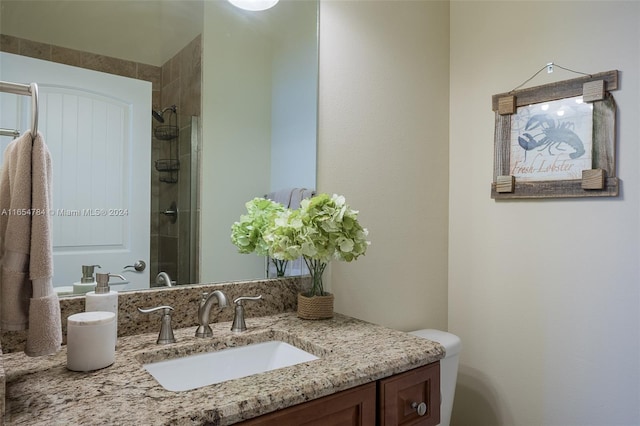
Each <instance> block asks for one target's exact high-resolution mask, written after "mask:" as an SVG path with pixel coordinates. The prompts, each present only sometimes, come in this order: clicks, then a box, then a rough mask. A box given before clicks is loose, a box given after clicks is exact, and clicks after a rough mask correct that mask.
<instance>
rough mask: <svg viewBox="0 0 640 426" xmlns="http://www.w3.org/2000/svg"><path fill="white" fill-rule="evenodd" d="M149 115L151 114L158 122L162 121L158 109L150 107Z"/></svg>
mask: <svg viewBox="0 0 640 426" xmlns="http://www.w3.org/2000/svg"><path fill="white" fill-rule="evenodd" d="M151 115H152V116H153V118H155V119H156V120H158V121H159V122H160V123H164V118H163V117H162V114H161V113H159V112H158V111H156V110H154V109H152V110H151Z"/></svg>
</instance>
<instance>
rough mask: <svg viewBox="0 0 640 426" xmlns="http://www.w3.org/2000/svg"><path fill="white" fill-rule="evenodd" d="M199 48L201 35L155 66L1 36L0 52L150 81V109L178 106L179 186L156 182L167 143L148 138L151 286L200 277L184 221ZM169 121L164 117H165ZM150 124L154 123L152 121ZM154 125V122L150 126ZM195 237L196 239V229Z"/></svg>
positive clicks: (197, 94)
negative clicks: (173, 215) (160, 280)
mask: <svg viewBox="0 0 640 426" xmlns="http://www.w3.org/2000/svg"><path fill="white" fill-rule="evenodd" d="M201 48H202V42H201V36H198V37H196V38H195V39H194V40H193V41H191V42H190V43H189V44H188V45H187V46H185V47H184V48H183V49H182V50H181V51H180V52H178V53H177V54H176V55H175V56H174V57H173V58H171V59H170V60H169V61H167V62H166V63H165V64H164V65H163V66H162V67H157V66H153V65H148V64H142V63H138V62H133V61H127V60H123V59H118V58H113V57H108V56H103V55H98V54H95V53H89V52H83V51H79V50H74V49H68V48H65V47H60V46H55V45H51V44H46V43H40V42H35V41H31V40H25V39H21V38H18V37H13V36H9V35H4V34H0V51H4V52H8V53H13V54H17V55H23V56H28V57H32V58H37V59H42V60H46V61H51V62H57V63H61V64H66V65H71V66H76V67H81V68H86V69H91V70H94V71H101V72H106V73H109V74H115V75H120V76H124V77H130V78H136V79H140V80H146V81H150V82H151V83H152V107H153V108H154V109H156V110H158V109H163V108H164V107H166V106H169V105H174V104H175V105H176V107H177V111H178V126H179V127H180V137H179V139H178V140H177V141H175V142H174V143H179V156H180V157H179V158H180V165H181V167H180V170H179V172H178V182H177V183H175V184H169V183H161V182H160V180H159V177H160V176H159V174H158V172H157V171H156V170H155V167H154V165H155V160H157V159H160V158H167V155H168V151H166V150H168V149H169V144H168V141H158V140H156V139H155V138H152V153H151V156H152V161H153V163H152V166H151V170H152V171H151V174H152V175H151V209H150V211H151V241H150V248H151V254H150V259H149V261H150V262H149V263H150V265H151V266H150V268H151V269H150V271H149V272H150V276H151V280H152V282H153V280H154V279H155V276H156V275H157V273H158V272H160V271H166V272H168V273H169V274H170V276H171V278H172V279H173V280H177V281H178V282H179V283H181V284H185V283H188V282H191V281H192V280H195V277H197V273H198V271H197V270H195V271H193V270H192V269H191V270H190V268H191V267H190V264H191V263H192V262H191V261H190V258H189V256H186V255H185V253H186V252H187V251H188V250H187V249H188V240H187V237H188V236H189V230H190V226H191V225H190V223H189V222H188V221H186V220H185V218H188V217H189V213H190V209H191V207H190V205H191V199H190V196H189V195H190V173H191V169H190V164H191V128H190V126H191V116H197V117H199V116H200V115H201V107H200V105H201V94H200V90H201V76H202V71H201V70H202V66H201V64H202V60H201V58H202V54H201V51H202V50H201ZM168 117H169V115H168V114H166V115H165V118H168ZM149 120H150V121H153V120H152V118H151V117H149ZM155 123H156V122H155V121H154V126H155V125H156V124H155ZM174 149H175V148H174ZM174 156H175V154H174ZM174 200H175V201H176V203H177V204H178V209H179V211H180V213H179V216H178V221H177V222H176V223H175V224H170V223H169V221H168V220H167V218H166V217H165V216H164V215H162V214H161V213H160V212H161V211H164V210H167V209H168V208H169V206H170V204H171V201H174ZM195 225H197V223H196V224H195ZM195 235H196V236H197V235H198V233H197V230H196V233H195ZM196 247H198V244H196ZM196 268H197V266H196ZM193 275H195V277H194V276H193Z"/></svg>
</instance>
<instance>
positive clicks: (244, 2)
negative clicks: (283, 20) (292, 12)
mask: <svg viewBox="0 0 640 426" xmlns="http://www.w3.org/2000/svg"><path fill="white" fill-rule="evenodd" d="M229 3H231V4H232V5H234V6H235V7H239V8H240V9H244V10H250V11H253V12H255V11H259V10H267V9H271V8H272V7H273V6H275V5H276V4H277V3H278V0H229Z"/></svg>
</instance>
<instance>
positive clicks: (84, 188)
mask: <svg viewBox="0 0 640 426" xmlns="http://www.w3.org/2000/svg"><path fill="white" fill-rule="evenodd" d="M0 8H1V11H2V17H1V22H0V32H1V33H2V38H1V41H0V51H2V52H3V53H2V54H3V55H11V56H14V57H17V58H19V59H20V60H23V59H25V58H27V59H34V58H35V59H37V60H39V61H44V62H46V63H48V64H49V65H51V64H54V65H59V66H71V67H73V68H74V69H78V68H81V69H82V70H85V71H87V70H88V71H91V72H93V73H95V74H100V75H101V76H104V75H105V74H106V75H107V76H109V77H114V78H116V79H117V78H120V79H123V80H136V81H138V82H142V83H144V84H146V85H147V86H146V89H145V88H144V87H143V88H142V92H145V90H146V92H148V93H147V94H144V93H143V95H142V98H141V100H140V102H141V103H142V106H140V107H137V110H136V111H135V112H134V113H131V114H130V115H127V116H130V117H132V118H131V119H130V120H129V121H130V122H131V123H129V121H127V120H125V121H126V122H125V124H124V126H128V125H131V129H129V128H128V127H127V128H126V129H129V130H130V131H129V130H128V131H127V132H123V133H127V134H129V135H136V134H137V133H135V132H136V131H137V130H134V127H135V126H134V124H137V125H139V127H140V128H141V130H139V131H140V132H141V133H140V134H141V135H142V136H139V137H135V136H134V137H132V138H131V140H129V141H126V140H122V141H120V140H118V139H113V137H112V136H108V137H107V138H106V140H107V141H108V143H107V142H103V145H104V146H103V148H102V149H103V150H104V151H103V152H106V153H107V154H105V155H102V156H97V155H91V156H89V157H90V158H91V161H97V162H96V163H90V162H88V160H87V157H88V156H87V155H85V156H83V153H85V154H86V152H85V151H83V150H82V149H75V150H72V149H71V148H69V147H68V144H69V141H70V140H71V138H70V137H69V136H68V135H65V137H64V138H63V139H64V141H65V145H64V146H61V147H60V148H57V147H54V141H55V139H56V136H55V134H56V132H57V130H56V128H61V129H62V130H61V131H65V132H67V131H68V129H69V128H70V126H68V125H65V124H64V123H62V124H57V125H56V124H54V123H56V120H55V119H54V118H55V116H54V115H52V116H51V117H50V118H49V119H47V120H45V121H44V122H42V126H41V128H42V131H43V134H44V136H45V140H46V141H47V144H48V145H49V146H50V149H51V151H52V158H53V161H54V185H56V187H55V188H54V195H53V199H54V207H55V208H56V209H60V212H61V214H58V215H56V216H55V217H54V218H53V221H54V262H55V274H56V275H55V277H54V285H55V286H56V287H66V289H65V291H66V290H68V288H69V287H71V289H72V288H73V284H74V283H77V282H81V281H82V280H81V277H82V265H100V266H101V269H96V271H98V272H112V273H119V274H122V275H124V276H125V277H126V278H127V281H125V282H124V283H123V284H120V285H117V284H118V283H117V282H114V283H113V284H115V285H114V289H118V290H123V289H134V288H147V287H149V286H155V285H167V284H168V283H172V284H178V285H180V284H188V283H195V282H217V281H233V280H245V279H255V278H262V277H265V260H264V259H263V258H259V257H258V256H254V255H241V254H238V253H237V249H236V248H235V246H233V245H232V244H231V242H230V240H229V234H230V226H231V224H232V223H233V221H235V220H237V219H238V218H239V216H240V214H242V213H243V212H244V203H245V202H246V201H248V200H250V199H252V198H254V197H256V196H264V195H266V194H268V193H272V192H275V191H281V190H283V189H287V188H312V189H313V188H315V183H316V182H315V162H316V157H315V153H316V133H317V130H316V129H317V120H316V118H317V78H318V75H317V73H318V63H317V58H318V52H317V19H318V18H317V3H316V2H315V1H291V0H290V1H286V0H281V1H280V2H279V3H278V4H277V5H276V6H275V7H273V8H272V9H269V10H266V11H261V12H248V11H243V10H240V9H237V8H235V7H234V6H232V5H231V4H230V3H228V2H226V1H221V0H216V1H207V2H203V1H180V2H176V1H127V2H119V3H118V7H113V2H110V1H56V2H51V1H29V2H24V1H14V0H1V1H0ZM96 17H99V18H100V19H97V18H96ZM27 23H28V25H27ZM9 62H10V61H8V60H7V59H6V56H3V58H2V61H1V63H0V67H1V68H0V77H1V78H2V79H3V80H7V79H8V78H7V76H10V75H11V74H10V71H9V68H10V66H9V65H7V64H8V63H9ZM16 66H17V67H18V69H23V68H19V67H20V66H23V67H28V68H32V66H31V65H30V64H29V65H24V64H22V65H20V63H19V64H18V65H16ZM96 71H97V73H96ZM53 73H54V74H62V75H72V73H71V72H70V71H67V70H64V71H57V70H56V71H54V72H53ZM48 75H52V72H49V74H48ZM73 76H75V74H73ZM19 77H22V78H24V74H22V75H21V76H19ZM123 77H124V78H123ZM45 80H46V79H45ZM34 81H37V82H38V80H34ZM76 81H77V79H76ZM18 82H23V81H22V80H21V79H19V80H18ZM145 82H146V83H145ZM105 84H107V83H102V82H100V83H94V85H93V86H92V88H91V89H90V90H87V91H86V92H91V93H92V96H93V95H95V94H98V95H99V96H97V95H96V96H95V97H98V98H100V96H102V98H100V99H103V98H104V99H107V98H108V99H109V100H110V99H112V98H117V95H116V94H115V92H112V91H111V89H105V87H106V86H105ZM109 84H110V83H109ZM66 85H67V83H64V84H62V83H60V84H58V86H65V88H66ZM42 86H43V89H42V92H43V95H42V98H43V100H44V101H45V104H46V105H48V104H51V105H54V104H55V103H54V101H55V100H56V99H58V98H61V99H70V98H73V97H74V96H75V97H77V98H78V99H84V98H83V96H84V95H82V94H79V93H81V92H80V89H79V88H75V87H74V88H73V90H72V89H70V88H66V89H65V90H66V92H65V93H64V94H63V95H60V94H58V93H55V91H53V89H51V88H50V87H48V86H51V87H52V86H55V84H54V83H48V82H47V81H44V84H42ZM143 86H144V85H143ZM47 90H50V92H47ZM124 90H125V92H127V96H128V93H133V92H134V91H135V90H137V89H124ZM94 92H95V93H94ZM82 93H84V92H82ZM123 96H125V95H123ZM4 102H5V100H4V98H3V116H5V115H15V116H16V117H14V118H15V120H16V122H17V124H15V126H17V127H19V126H22V128H21V130H24V129H26V127H28V125H27V126H24V125H22V124H24V120H27V122H28V120H29V117H28V112H26V108H24V107H21V106H19V105H18V106H15V107H14V108H13V109H14V110H15V111H17V112H16V113H15V114H5V111H7V108H4V105H5V103H4ZM12 102H13V105H16V100H15V99H14V100H12ZM19 102H20V101H18V103H19ZM27 102H28V100H26V99H25V100H24V102H23V103H27ZM78 102H80V101H78ZM92 102H98V101H95V100H92ZM41 104H42V102H41ZM55 105H57V107H59V108H63V109H64V108H67V107H66V106H65V104H64V102H62V103H60V104H55ZM44 109H45V111H44V114H47V111H46V108H44ZM22 110H24V111H25V114H22ZM55 110H59V109H58V108H55V109H54V108H52V107H50V111H49V112H48V113H51V112H52V111H55ZM64 110H65V111H67V109H64ZM80 110H81V111H86V109H83V108H80ZM68 115H69V114H66V115H65V116H68ZM94 115H95V114H94ZM125 115H126V114H125ZM138 117H141V118H138ZM142 117H144V118H142ZM76 119H77V120H78V122H80V123H87V120H86V119H85V118H83V116H82V115H78V117H77V118H76ZM3 120H4V118H3ZM21 120H23V123H22V124H21ZM92 120H95V117H94V118H92ZM138 122H139V123H138ZM2 126H3V127H6V125H5V123H4V122H3V123H2ZM56 126H57V127H56ZM94 126H95V128H104V127H107V128H111V129H112V128H114V127H115V126H114V124H113V123H107V125H105V124H104V123H103V124H98V123H97V122H96V123H94ZM94 133H95V132H94ZM111 133H113V132H111ZM1 139H2V140H1V141H0V143H1V144H2V146H1V148H2V149H4V147H5V146H6V144H7V143H8V142H9V141H10V138H9V137H2V138H1ZM79 140H81V141H84V140H85V139H84V138H80V139H79ZM74 146H75V147H76V148H77V147H78V146H84V145H81V144H80V145H78V144H76V145H74ZM91 146H95V145H91ZM92 149H94V150H95V149H96V148H92ZM137 151H142V152H137ZM91 152H95V151H91ZM116 154H118V155H121V157H119V158H116V157H114V156H115V155H116ZM74 156H75V157H74ZM63 158H64V159H65V160H66V161H65V162H64V164H65V166H64V167H61V166H60V164H61V163H62V161H63V160H62V159H63ZM96 158H97V160H96ZM59 160H60V161H59ZM70 162H72V163H70ZM68 164H76V165H78V164H79V165H82V166H81V167H69V166H68ZM56 166H57V167H56ZM70 170H71V171H70ZM141 170H142V171H141ZM136 173H137V174H136ZM70 176H75V177H74V178H73V179H72V178H71V177H70ZM78 176H80V177H81V178H78ZM96 176H102V177H103V178H102V180H100V179H96ZM140 176H143V177H140ZM87 177H91V178H90V179H88V178H87ZM127 179H129V180H128V181H127ZM71 180H73V181H74V182H76V183H77V185H78V186H70V184H69V182H70V181H71ZM78 182H79V183H78ZM88 182H91V185H94V186H91V185H90V184H89V183H88ZM97 182H103V183H102V184H99V183H97ZM114 182H116V183H117V184H116V183H114ZM62 183H64V185H62ZM95 185H102V186H101V187H100V188H101V191H107V189H106V188H108V187H109V186H110V185H111V186H115V187H116V191H115V193H116V195H107V193H106V192H104V195H103V196H101V197H97V196H96V195H95V194H96V193H98V191H97V190H96V186H95ZM136 191H137V192H136ZM137 194H140V195H137ZM96 200H97V201H96ZM136 200H137V203H138V204H137V206H136ZM140 206H141V207H140ZM94 209H107V210H110V209H113V210H114V211H120V210H121V211H122V212H121V213H119V215H116V216H108V217H89V216H87V215H83V212H84V211H85V210H86V211H93V210H94ZM125 211H126V212H125ZM64 212H69V213H71V214H69V215H66V216H65V215H64V214H62V213H64ZM74 212H80V213H79V215H73V213H74ZM79 216H80V217H79ZM98 231H100V232H98ZM93 234H103V237H104V238H105V239H104V240H102V241H92V240H90V239H89V237H90V236H92V235H93ZM58 235H60V236H61V240H57V238H58ZM136 242H137V243H138V244H137V245H138V246H140V247H142V248H141V249H140V250H141V251H139V252H136V251H134V250H138V249H135V247H134V246H136ZM113 254H117V255H118V256H119V257H116V258H113V259H112V258H110V257H109V256H110V255H113ZM141 263H144V264H145V267H144V268H142V270H140V269H141V268H140V264H141ZM161 272H164V273H165V274H160V273H161ZM167 277H169V279H167ZM156 281H158V284H156Z"/></svg>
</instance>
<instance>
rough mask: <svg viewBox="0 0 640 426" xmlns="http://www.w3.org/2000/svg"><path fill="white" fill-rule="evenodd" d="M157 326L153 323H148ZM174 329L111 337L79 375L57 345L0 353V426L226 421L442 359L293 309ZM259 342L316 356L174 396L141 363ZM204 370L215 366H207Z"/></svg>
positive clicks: (424, 345) (420, 342)
mask: <svg viewBox="0 0 640 426" xmlns="http://www.w3.org/2000/svg"><path fill="white" fill-rule="evenodd" d="M158 327H159V323H158ZM211 327H212V329H213V337H212V338H205V339H200V338H196V337H194V332H195V328H193V327H189V328H184V329H180V330H175V337H176V339H177V343H175V344H171V345H156V343H155V341H156V339H157V333H148V334H141V335H137V336H126V337H120V338H119V339H118V348H117V351H116V361H115V363H114V364H113V365H112V366H110V367H107V368H104V369H102V370H98V371H94V372H90V373H79V372H72V371H69V370H67V369H66V349H65V348H63V349H62V350H61V351H60V352H58V353H57V354H55V355H52V356H48V357H41V358H29V357H27V356H26V355H24V353H10V354H5V355H2V357H3V361H4V369H5V374H6V407H5V408H6V413H5V418H4V421H5V425H7V426H8V425H47V426H51V425H85V424H105V425H130V424H139V425H146V424H153V425H169V424H171V425H194V424H214V425H227V424H232V423H236V422H239V421H242V420H244V419H248V418H252V417H256V416H259V415H262V414H266V413H269V412H272V411H275V410H278V409H282V408H285V407H288V406H291V405H295V404H299V403H302V402H305V401H308V400H311V399H315V398H319V397H322V396H325V395H329V394H332V393H335V392H339V391H342V390H345V389H349V388H352V387H354V386H358V385H361V384H364V383H369V382H371V381H375V380H378V379H380V378H384V377H388V376H391V375H394V374H397V373H400V372H403V371H407V370H410V369H413V368H416V367H419V366H422V365H426V364H430V363H432V362H435V361H437V360H439V359H441V358H443V357H444V348H443V347H442V346H440V345H439V344H438V343H436V342H432V341H429V340H425V339H421V338H418V337H415V336H412V335H409V334H407V333H403V332H400V331H395V330H391V329H388V328H385V327H382V326H378V325H374V324H370V323H367V322H364V321H360V320H357V319H354V318H350V317H347V316H343V315H340V314H335V317H334V318H333V319H331V320H323V321H305V320H301V319H299V318H297V317H296V315H295V313H291V312H289V313H282V314H276V315H271V316H265V317H257V318H247V327H248V328H249V330H248V331H246V332H244V333H233V332H231V331H230V327H231V323H230V322H220V323H215V324H212V325H211ZM266 340H283V341H285V342H287V343H290V344H293V345H294V346H298V347H300V348H301V349H304V350H306V351H308V352H311V353H313V354H314V355H317V356H319V357H320V359H319V360H315V361H311V362H307V363H303V364H298V365H294V366H291V367H286V368H283V369H279V370H273V371H270V372H266V373H262V374H258V375H254V376H250V377H244V378H241V379H236V380H230V381H227V382H223V383H218V384H214V385H210V386H206V387H203V388H200V389H194V390H190V391H184V392H171V391H167V390H165V389H164V388H163V387H162V386H160V385H159V384H158V383H157V382H156V381H155V379H154V378H153V377H151V375H150V374H149V373H147V372H146V371H145V370H144V369H143V368H142V363H143V362H152V361H154V360H159V359H166V358H171V357H175V356H183V355H185V354H190V353H197V352H207V351H211V350H212V349H213V350H218V349H223V348H225V347H231V346H240V345H246V344H250V343H257V342H262V341H266ZM211 368H224V366H212V367H211Z"/></svg>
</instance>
